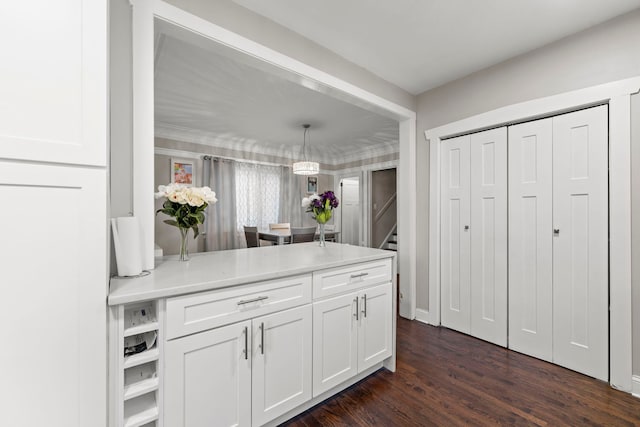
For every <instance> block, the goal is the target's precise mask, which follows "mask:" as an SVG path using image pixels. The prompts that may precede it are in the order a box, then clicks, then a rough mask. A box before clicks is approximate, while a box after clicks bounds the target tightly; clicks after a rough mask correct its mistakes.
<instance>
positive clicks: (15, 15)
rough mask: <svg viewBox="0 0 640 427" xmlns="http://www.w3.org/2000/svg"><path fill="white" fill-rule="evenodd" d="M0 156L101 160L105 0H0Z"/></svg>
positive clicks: (98, 163)
mask: <svg viewBox="0 0 640 427" xmlns="http://www.w3.org/2000/svg"><path fill="white" fill-rule="evenodd" d="M0 16H1V17H2V18H3V19H2V25H0V40H3V43H2V67H0V93H1V94H2V107H1V108H0V112H1V113H0V158H7V159H16V160H17V159H20V160H35V161H43V162H55V163H64V164H69V163H72V164H81V165H95V166H106V159H107V145H106V138H107V106H108V101H107V34H108V32H107V2H106V1H104V0H76V1H64V2H52V1H49V0H29V1H20V2H6V1H3V2H0Z"/></svg>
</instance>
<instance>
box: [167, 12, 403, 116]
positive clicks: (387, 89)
mask: <svg viewBox="0 0 640 427" xmlns="http://www.w3.org/2000/svg"><path fill="white" fill-rule="evenodd" d="M167 3H171V4H172V5H174V6H176V7H179V8H180V9H183V10H186V11H187V12H190V13H192V14H194V15H197V16H199V17H201V18H203V19H206V20H208V21H210V22H213V23H214V24H216V25H219V26H221V27H223V28H226V29H228V30H230V31H233V32H234V33H236V34H239V35H241V36H243V37H246V38H248V39H251V40H254V41H256V42H258V43H260V44H262V45H264V46H267V47H269V48H271V49H273V50H276V51H278V52H280V53H283V54H285V55H287V56H290V57H292V58H295V59H297V60H299V61H301V62H304V63H305V64H308V65H311V66H312V67H315V68H317V69H319V70H322V71H324V72H326V73H328V74H331V75H333V76H335V77H338V78H340V79H342V80H345V81H347V82H350V83H352V84H354V85H356V86H358V87H360V88H362V89H365V90H367V91H369V92H371V93H375V94H376V95H379V96H381V97H383V98H385V99H388V100H390V101H393V102H395V103H397V104H399V105H402V106H403V107H406V108H409V109H410V110H413V111H415V97H414V96H413V95H412V94H410V93H408V92H406V91H404V90H402V89H400V88H399V87H397V86H394V85H393V84H391V83H389V82H387V81H386V80H383V79H381V78H380V77H378V76H376V75H374V74H373V73H371V72H369V71H368V70H366V69H364V68H362V67H360V66H357V65H355V64H353V63H352V62H349V61H347V60H346V59H344V58H343V57H341V56H339V55H337V54H335V53H333V52H331V51H330V50H328V49H326V48H324V47H322V46H320V45H318V44H316V43H314V42H312V41H311V40H308V39H306V38H304V37H302V36H300V35H299V34H297V33H295V32H293V31H291V30H289V29H287V28H285V27H283V26H281V25H279V24H276V23H275V22H273V21H270V20H268V19H266V18H264V17H262V16H260V15H258V14H256V13H253V12H251V11H250V10H248V9H246V8H244V7H242V6H239V5H237V4H235V3H233V2H231V1H220V0H214V1H212V0H167Z"/></svg>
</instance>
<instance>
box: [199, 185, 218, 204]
mask: <svg viewBox="0 0 640 427" xmlns="http://www.w3.org/2000/svg"><path fill="white" fill-rule="evenodd" d="M200 190H202V198H203V199H204V200H205V201H207V202H208V203H211V204H213V203H216V202H217V201H218V199H216V193H215V191H211V188H209V187H202V188H201V189H200Z"/></svg>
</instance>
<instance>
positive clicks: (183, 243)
mask: <svg viewBox="0 0 640 427" xmlns="http://www.w3.org/2000/svg"><path fill="white" fill-rule="evenodd" d="M178 230H180V253H179V256H178V260H179V261H189V252H188V251H187V234H188V233H189V229H188V228H182V227H178Z"/></svg>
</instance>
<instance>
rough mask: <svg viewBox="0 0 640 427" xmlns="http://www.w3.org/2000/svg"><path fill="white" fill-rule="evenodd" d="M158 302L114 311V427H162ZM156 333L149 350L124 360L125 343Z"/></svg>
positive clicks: (112, 407)
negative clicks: (115, 373)
mask: <svg viewBox="0 0 640 427" xmlns="http://www.w3.org/2000/svg"><path fill="white" fill-rule="evenodd" d="M160 310H161V306H160V303H159V302H158V301H147V302H143V303H136V304H129V305H120V306H117V307H114V308H113V309H112V311H111V316H112V322H111V324H112V330H111V343H110V348H111V352H112V353H113V355H114V357H112V358H111V360H112V369H113V370H114V371H115V372H117V375H112V380H111V381H112V385H111V386H112V388H111V389H112V390H113V392H112V395H111V403H110V405H111V413H112V414H115V416H114V417H112V421H111V427H143V426H144V427H162V417H161V409H160V408H161V407H162V405H161V403H160V402H161V398H162V393H161V389H162V387H161V383H162V374H161V372H162V364H161V362H162V361H161V357H160V355H161V354H162V352H161V346H162V342H163V340H162V328H161V322H160V321H159V319H160V318H161V316H160ZM149 333H155V334H156V337H155V342H153V344H152V345H151V346H150V348H147V349H144V350H143V351H140V352H139V353H136V354H131V355H128V356H125V343H126V342H129V344H126V345H129V346H131V342H134V343H135V344H138V343H142V342H146V340H145V338H147V337H148V334H149Z"/></svg>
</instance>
